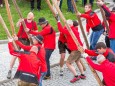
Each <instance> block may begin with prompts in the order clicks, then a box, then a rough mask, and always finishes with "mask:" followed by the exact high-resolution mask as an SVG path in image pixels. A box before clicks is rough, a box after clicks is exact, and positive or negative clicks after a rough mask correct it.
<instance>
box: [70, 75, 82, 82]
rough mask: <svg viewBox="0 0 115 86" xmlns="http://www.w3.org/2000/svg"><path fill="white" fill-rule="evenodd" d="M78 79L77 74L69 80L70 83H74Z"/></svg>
mask: <svg viewBox="0 0 115 86" xmlns="http://www.w3.org/2000/svg"><path fill="white" fill-rule="evenodd" d="M79 79H80V77H79V76H78V77H74V78H73V79H72V80H70V82H71V83H74V82H76V81H78V80H79Z"/></svg>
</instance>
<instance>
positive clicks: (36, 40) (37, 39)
mask: <svg viewBox="0 0 115 86" xmlns="http://www.w3.org/2000/svg"><path fill="white" fill-rule="evenodd" d="M14 39H15V41H16V43H17V45H18V46H20V47H21V48H22V49H24V50H26V51H30V49H31V48H32V47H33V46H36V47H38V49H39V52H38V53H37V56H38V58H39V59H40V61H41V68H40V75H41V76H40V79H39V86H42V79H43V78H44V76H45V75H46V73H47V65H46V60H45V49H44V43H43V37H42V36H41V35H37V36H33V37H32V39H33V45H31V46H27V45H23V44H22V43H21V42H20V41H18V38H17V37H16V36H15V37H14Z"/></svg>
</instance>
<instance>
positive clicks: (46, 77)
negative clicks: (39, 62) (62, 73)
mask: <svg viewBox="0 0 115 86" xmlns="http://www.w3.org/2000/svg"><path fill="white" fill-rule="evenodd" d="M47 79H51V77H50V76H45V77H44V79H43V80H47Z"/></svg>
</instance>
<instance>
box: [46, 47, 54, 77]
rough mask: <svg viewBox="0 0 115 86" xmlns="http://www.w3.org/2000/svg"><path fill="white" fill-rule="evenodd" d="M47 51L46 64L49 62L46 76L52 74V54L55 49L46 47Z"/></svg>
mask: <svg viewBox="0 0 115 86" xmlns="http://www.w3.org/2000/svg"><path fill="white" fill-rule="evenodd" d="M45 51H46V64H47V74H46V76H50V60H49V59H50V56H51V54H52V52H53V51H54V50H53V49H45Z"/></svg>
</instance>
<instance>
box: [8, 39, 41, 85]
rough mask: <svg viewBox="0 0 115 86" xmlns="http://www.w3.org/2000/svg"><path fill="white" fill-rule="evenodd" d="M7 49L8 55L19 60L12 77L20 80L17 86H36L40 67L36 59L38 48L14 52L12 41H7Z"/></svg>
mask: <svg viewBox="0 0 115 86" xmlns="http://www.w3.org/2000/svg"><path fill="white" fill-rule="evenodd" d="M8 47H9V52H10V54H11V55H13V56H16V57H18V58H19V59H20V63H19V66H18V69H17V72H16V74H15V76H14V78H16V79H20V81H19V82H18V86H38V80H39V78H40V67H41V61H40V60H39V59H38V57H37V53H38V51H39V50H38V48H37V47H36V46H33V47H31V49H30V51H29V52H25V51H16V50H15V49H14V47H13V45H12V39H9V43H8Z"/></svg>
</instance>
